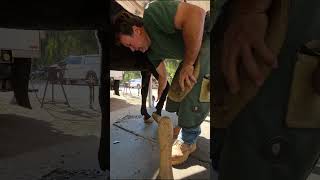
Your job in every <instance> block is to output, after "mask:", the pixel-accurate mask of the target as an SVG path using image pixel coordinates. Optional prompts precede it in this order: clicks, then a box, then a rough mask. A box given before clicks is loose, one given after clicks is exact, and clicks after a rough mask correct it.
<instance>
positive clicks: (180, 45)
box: [143, 0, 184, 67]
mask: <svg viewBox="0 0 320 180" xmlns="http://www.w3.org/2000/svg"><path fill="white" fill-rule="evenodd" d="M179 3H180V1H176V0H155V1H152V2H150V3H149V4H148V5H147V6H146V8H145V10H144V15H143V25H144V28H145V29H146V31H147V33H148V35H149V37H150V39H151V46H150V48H149V50H148V51H147V55H148V58H149V60H150V61H151V63H152V64H153V65H154V66H155V67H158V65H159V64H160V62H161V61H162V60H164V59H166V58H168V59H179V60H183V56H184V41H183V36H182V31H181V30H178V29H176V28H175V26H174V17H175V15H176V11H177V7H178V4H179Z"/></svg>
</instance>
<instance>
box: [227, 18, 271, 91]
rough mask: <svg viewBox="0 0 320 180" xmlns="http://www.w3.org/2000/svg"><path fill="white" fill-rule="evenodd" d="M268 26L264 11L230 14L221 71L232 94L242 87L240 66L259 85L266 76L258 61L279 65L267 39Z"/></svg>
mask: <svg viewBox="0 0 320 180" xmlns="http://www.w3.org/2000/svg"><path fill="white" fill-rule="evenodd" d="M267 26H268V17H267V15H266V14H265V13H257V12H248V13H235V14H233V15H232V16H231V17H230V19H229V24H228V27H227V29H226V31H225V33H224V40H223V46H222V71H223V74H224V77H225V79H226V83H227V85H228V86H229V89H230V91H231V92H232V93H237V92H238V91H239V89H240V84H239V65H240V66H242V67H243V68H244V69H245V71H246V73H247V74H248V76H249V78H250V79H251V80H252V81H253V82H254V83H255V84H256V85H257V86H261V85H262V84H263V82H264V80H265V78H266V77H265V76H264V75H262V73H261V70H260V68H259V66H258V64H261V63H264V64H266V65H269V66H272V67H274V68H276V67H277V60H276V57H275V55H274V54H273V52H272V51H271V50H270V49H269V48H268V47H267V46H266V44H265V41H264V38H265V35H266V30H267Z"/></svg>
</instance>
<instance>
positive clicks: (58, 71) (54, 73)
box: [41, 67, 70, 108]
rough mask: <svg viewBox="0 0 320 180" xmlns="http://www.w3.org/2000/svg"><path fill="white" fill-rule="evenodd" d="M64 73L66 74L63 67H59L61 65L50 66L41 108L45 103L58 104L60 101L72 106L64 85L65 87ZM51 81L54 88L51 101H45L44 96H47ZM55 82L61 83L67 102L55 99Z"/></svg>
mask: <svg viewBox="0 0 320 180" xmlns="http://www.w3.org/2000/svg"><path fill="white" fill-rule="evenodd" d="M63 75H64V69H62V68H59V67H49V68H48V79H47V82H46V86H45V89H44V93H43V97H42V101H41V108H42V107H43V104H58V103H60V104H61V103H62V104H66V105H68V107H70V104H69V101H68V97H67V94H66V92H65V90H64V87H63ZM49 82H50V84H51V88H52V90H51V101H47V102H45V101H44V98H45V96H46V92H47V87H48V84H49ZM54 84H60V86H61V88H62V91H63V95H64V98H65V100H66V101H65V102H57V101H55V99H54Z"/></svg>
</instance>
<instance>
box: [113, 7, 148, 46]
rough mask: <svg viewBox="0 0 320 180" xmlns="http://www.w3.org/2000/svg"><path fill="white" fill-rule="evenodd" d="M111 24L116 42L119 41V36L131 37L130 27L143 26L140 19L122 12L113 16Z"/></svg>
mask: <svg viewBox="0 0 320 180" xmlns="http://www.w3.org/2000/svg"><path fill="white" fill-rule="evenodd" d="M112 24H113V29H114V32H115V35H116V40H117V41H118V40H119V35H120V34H123V35H132V33H133V30H132V26H137V27H142V26H143V22H142V18H141V17H139V16H135V15H132V14H130V13H128V12H127V11H124V10H123V11H120V12H119V13H118V14H117V15H115V16H114V18H113V21H112Z"/></svg>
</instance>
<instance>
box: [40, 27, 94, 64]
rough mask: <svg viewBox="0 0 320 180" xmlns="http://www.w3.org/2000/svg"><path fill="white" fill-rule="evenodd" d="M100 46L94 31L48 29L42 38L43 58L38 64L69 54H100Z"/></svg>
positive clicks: (52, 62)
mask: <svg viewBox="0 0 320 180" xmlns="http://www.w3.org/2000/svg"><path fill="white" fill-rule="evenodd" d="M98 53H99V47H98V42H97V39H96V37H95V34H94V31H85V30H81V31H80V30H79V31H46V37H45V38H44V39H41V58H40V60H35V61H34V63H35V64H36V66H46V65H50V64H54V63H57V62H59V61H62V60H63V59H64V58H66V57H67V56H69V55H85V54H98Z"/></svg>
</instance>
